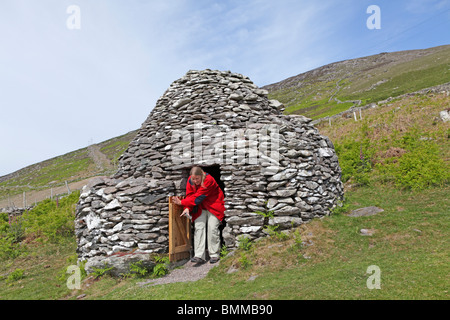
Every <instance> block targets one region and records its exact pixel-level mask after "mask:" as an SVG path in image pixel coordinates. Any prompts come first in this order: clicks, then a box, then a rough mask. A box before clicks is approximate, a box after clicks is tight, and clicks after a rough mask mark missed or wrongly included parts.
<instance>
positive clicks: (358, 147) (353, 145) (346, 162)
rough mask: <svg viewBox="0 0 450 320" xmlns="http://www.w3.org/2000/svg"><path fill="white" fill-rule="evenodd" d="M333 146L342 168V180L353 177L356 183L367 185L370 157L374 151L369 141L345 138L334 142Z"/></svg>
mask: <svg viewBox="0 0 450 320" xmlns="http://www.w3.org/2000/svg"><path fill="white" fill-rule="evenodd" d="M335 148H336V154H337V155H338V158H339V165H340V167H341V170H342V178H341V179H342V181H343V182H347V181H348V180H350V178H352V177H353V178H354V179H355V181H356V183H357V184H358V185H368V184H369V183H370V180H369V174H370V172H371V171H372V161H371V159H372V157H373V153H374V148H373V147H372V146H371V145H370V142H369V141H367V140H366V141H363V142H358V141H354V140H346V141H343V142H342V143H336V144H335Z"/></svg>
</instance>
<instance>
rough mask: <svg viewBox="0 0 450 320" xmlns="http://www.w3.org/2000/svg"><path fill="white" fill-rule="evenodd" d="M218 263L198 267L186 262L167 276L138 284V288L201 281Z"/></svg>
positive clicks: (207, 263)
mask: <svg viewBox="0 0 450 320" xmlns="http://www.w3.org/2000/svg"><path fill="white" fill-rule="evenodd" d="M219 263H220V261H219V262H217V263H214V264H211V263H209V261H208V262H206V263H204V264H201V265H198V264H195V263H193V262H190V261H187V262H186V263H185V264H184V265H183V266H182V267H181V268H177V269H173V270H172V271H171V272H170V273H169V274H167V275H166V276H164V277H162V278H158V279H151V280H148V281H144V282H139V283H138V285H140V286H155V285H159V284H166V283H174V282H188V281H197V280H200V279H203V278H204V277H206V275H207V274H208V272H209V270H211V269H212V268H214V267H215V266H217V265H219Z"/></svg>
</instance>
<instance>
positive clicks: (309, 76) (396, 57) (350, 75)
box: [264, 45, 450, 119]
mask: <svg viewBox="0 0 450 320" xmlns="http://www.w3.org/2000/svg"><path fill="white" fill-rule="evenodd" d="M447 82H450V45H446V46H440V47H434V48H429V49H423V50H410V51H400V52H392V53H380V54H377V55H373V56H369V57H363V58H358V59H352V60H345V61H341V62H336V63H332V64H329V65H326V66H323V67H320V68H317V69H314V70H311V71H308V72H305V73H302V74H299V75H297V76H294V77H291V78H288V79H286V80H283V81H280V82H278V83H275V84H271V85H268V86H265V87H264V88H265V89H267V90H268V91H269V97H270V98H272V99H276V100H279V101H280V102H282V103H284V105H285V106H286V110H285V113H288V114H289V113H295V114H302V115H304V116H307V117H309V118H312V119H318V118H322V117H325V116H331V115H334V114H337V113H339V112H341V111H344V110H347V109H349V108H350V107H352V106H355V105H360V106H363V105H366V104H369V103H372V102H375V103H376V102H378V101H381V100H385V99H387V98H389V97H397V96H400V95H402V94H405V93H409V92H414V91H418V90H420V89H424V88H428V87H432V86H436V85H439V84H443V83H447Z"/></svg>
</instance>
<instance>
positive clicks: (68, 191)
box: [66, 181, 71, 194]
mask: <svg viewBox="0 0 450 320" xmlns="http://www.w3.org/2000/svg"><path fill="white" fill-rule="evenodd" d="M66 188H67V194H70V193H71V192H70V188H69V184H68V183H67V181H66Z"/></svg>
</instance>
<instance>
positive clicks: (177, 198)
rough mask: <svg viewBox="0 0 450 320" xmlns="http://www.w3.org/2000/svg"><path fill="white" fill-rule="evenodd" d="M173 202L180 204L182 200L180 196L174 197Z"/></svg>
mask: <svg viewBox="0 0 450 320" xmlns="http://www.w3.org/2000/svg"><path fill="white" fill-rule="evenodd" d="M172 202H173V203H175V204H178V205H181V200H180V198H179V197H173V198H172Z"/></svg>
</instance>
